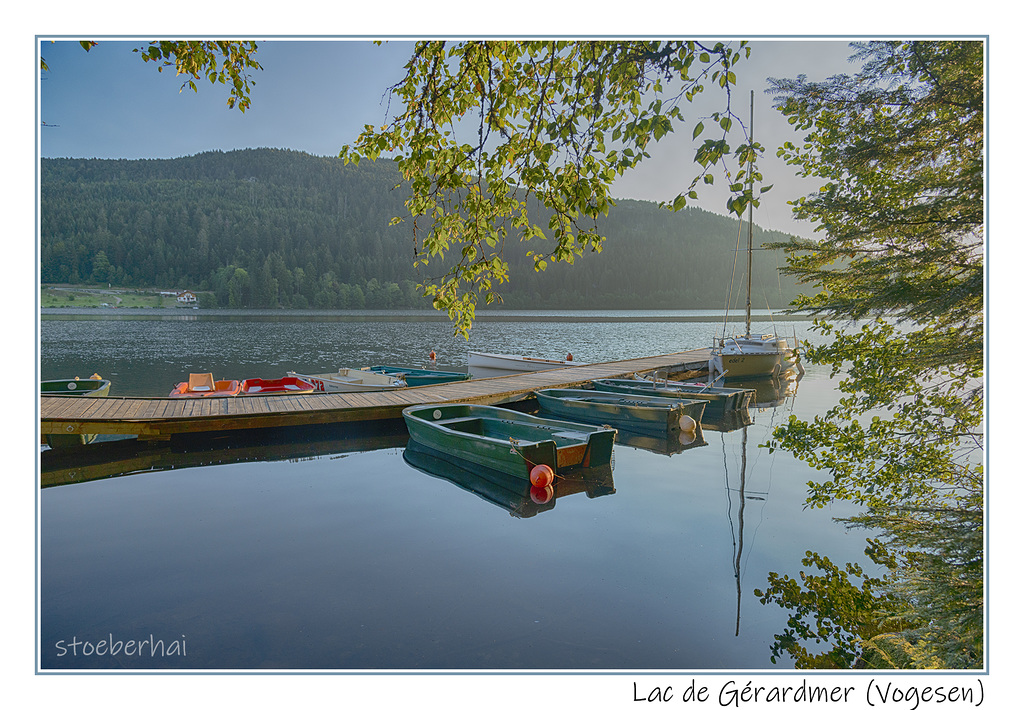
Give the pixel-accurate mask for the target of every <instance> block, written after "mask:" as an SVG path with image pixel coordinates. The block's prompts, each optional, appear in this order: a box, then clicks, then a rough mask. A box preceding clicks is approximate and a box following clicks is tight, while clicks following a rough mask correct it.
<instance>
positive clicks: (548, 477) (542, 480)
mask: <svg viewBox="0 0 1024 710" xmlns="http://www.w3.org/2000/svg"><path fill="white" fill-rule="evenodd" d="M554 482H555V472H554V471H552V470H551V467H550V466H548V465H547V464H546V463H541V464H537V465H536V466H534V467H533V468H532V469H530V483H532V484H533V485H534V486H536V487H537V488H544V487H545V486H550V485H551V484H552V483H554Z"/></svg>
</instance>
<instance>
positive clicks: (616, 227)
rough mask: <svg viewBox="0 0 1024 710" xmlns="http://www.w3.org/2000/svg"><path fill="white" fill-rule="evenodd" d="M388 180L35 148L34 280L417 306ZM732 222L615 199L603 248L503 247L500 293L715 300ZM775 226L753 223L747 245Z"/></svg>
mask: <svg viewBox="0 0 1024 710" xmlns="http://www.w3.org/2000/svg"><path fill="white" fill-rule="evenodd" d="M398 182H399V173H398V170H397V168H396V166H395V165H394V163H392V162H390V161H383V160H382V161H378V162H377V163H371V162H368V161H363V162H361V163H360V164H359V165H358V166H355V165H344V164H343V163H342V162H341V161H340V160H338V159H336V158H326V157H318V156H312V155H309V154H306V153H301V152H296V151H289V150H276V149H248V150H238V151H232V152H228V153H224V152H219V151H218V152H210V153H202V154H199V155H195V156H191V157H187V158H176V159H170V160H98V159H72V158H52V159H44V160H42V166H41V189H42V192H41V194H42V204H41V243H40V251H41V265H40V279H41V281H42V282H43V283H71V284H88V283H96V284H98V283H102V284H104V285H105V284H107V283H110V284H113V285H115V286H125V287H154V286H156V287H161V288H178V289H192V290H195V291H209V292H212V294H213V297H206V298H205V299H204V305H206V306H213V305H218V306H224V307H236V308H238V307H241V308H246V307H253V308H274V307H290V308H410V307H429V303H428V302H427V301H426V300H425V299H423V298H422V297H421V296H420V294H419V293H418V292H417V291H416V289H415V284H416V283H419V282H421V281H422V280H423V279H424V278H425V276H429V275H430V274H423V273H420V272H417V271H416V270H415V269H413V267H412V261H413V242H412V236H411V235H412V229H411V226H410V224H409V222H408V221H407V222H405V223H403V224H400V225H395V226H392V225H390V224H389V222H390V220H391V218H392V217H394V216H401V215H403V214H405V212H404V209H405V208H404V206H403V203H404V190H402V189H401V188H399V189H395V185H396V184H397V183H398ZM737 228H738V223H737V221H736V220H735V219H729V218H727V217H721V216H719V215H715V214H712V213H710V212H706V211H703V210H700V209H696V208H688V209H686V210H684V211H682V212H677V213H673V212H670V211H668V210H664V209H659V208H658V207H657V205H655V204H654V203H649V202H639V201H635V200H620V201H618V204H617V205H616V206H615V207H613V208H612V211H611V213H610V214H609V216H608V217H607V218H605V220H604V221H603V230H604V231H603V233H604V234H605V235H606V236H607V241H606V243H605V248H604V251H603V252H602V253H600V254H593V253H588V254H586V255H584V257H583V258H581V259H577V261H576V264H575V265H572V266H568V265H562V264H556V265H553V266H552V267H550V268H549V269H548V270H547V271H546V272H544V273H534V271H533V269H532V266H531V264H532V261H528V260H527V259H526V258H516V257H518V256H520V255H516V254H513V252H515V251H516V250H517V248H518V247H520V246H521V245H519V243H518V242H515V243H514V244H510V245H508V246H507V247H506V249H505V255H506V258H509V260H510V261H511V262H512V264H511V281H510V283H508V284H505V285H504V287H503V288H502V290H501V294H502V296H503V298H504V304H505V306H506V307H512V308H672V309H676V308H721V307H724V306H725V303H726V297H727V291H728V287H729V283H730V279H731V275H732V269H733V256H734V249H735V247H736V237H737ZM784 238H785V237H784V235H782V234H780V233H778V232H763V233H762V232H761V231H760V230H759V229H757V228H756V227H755V230H754V241H755V244H760V243H761V242H764V241H773V240H781V239H784ZM533 248H535V249H537V250H538V251H541V250H542V249H543V246H542V245H538V246H537V247H533ZM519 251H521V252H524V253H525V251H526V249H525V248H522V249H519ZM782 262H783V257H782V255H781V254H776V253H775V252H768V251H760V252H755V259H754V263H755V273H754V284H755V296H754V299H753V300H754V307H755V308H759V307H764V305H765V299H766V297H767V299H768V300H769V301H770V302H771V305H772V306H773V307H775V308H779V307H782V306H784V305H786V304H787V303H788V302H789V301H790V300H792V298H793V296H794V294H795V293H796V288H795V287H794V286H793V285H792V283H791V282H790V283H789V285H788V286H787V285H786V282H783V285H782V286H781V288H780V282H779V277H778V274H777V270H776V269H777V267H778V266H779V265H780V264H781V263H782ZM741 266H742V263H741ZM759 284H760V286H759ZM214 299H215V300H214ZM741 305H742V304H741Z"/></svg>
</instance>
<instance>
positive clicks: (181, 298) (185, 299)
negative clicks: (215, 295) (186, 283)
mask: <svg viewBox="0 0 1024 710" xmlns="http://www.w3.org/2000/svg"><path fill="white" fill-rule="evenodd" d="M197 300H198V299H196V295H195V294H194V293H192V292H191V291H182V292H181V293H179V294H178V303H183V304H186V305H189V306H191V305H194V304H195V302H196V301H197Z"/></svg>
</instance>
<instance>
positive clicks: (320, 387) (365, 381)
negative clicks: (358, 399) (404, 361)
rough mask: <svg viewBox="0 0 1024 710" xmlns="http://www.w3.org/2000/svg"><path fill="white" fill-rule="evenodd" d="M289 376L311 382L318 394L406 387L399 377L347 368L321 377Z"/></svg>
mask: <svg viewBox="0 0 1024 710" xmlns="http://www.w3.org/2000/svg"><path fill="white" fill-rule="evenodd" d="M288 376H289V377H298V378H299V379H302V380H305V381H306V382H309V383H310V384H311V385H313V386H314V387H315V388H316V391H317V392H379V391H381V390H390V389H395V388H397V387H405V386H406V384H405V382H403V381H402V380H401V379H400V378H398V377H392V376H391V375H385V374H382V373H380V372H372V371H370V370H354V369H352V368H345V367H343V368H341V369H339V370H338V371H337V372H325V373H322V374H319V375H303V374H300V373H298V372H289V373H288Z"/></svg>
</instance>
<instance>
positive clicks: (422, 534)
mask: <svg viewBox="0 0 1024 710" xmlns="http://www.w3.org/2000/svg"><path fill="white" fill-rule="evenodd" d="M776 325H777V326H778V328H779V330H780V333H782V334H786V335H792V334H793V333H794V332H795V333H796V335H797V336H798V337H800V338H803V337H804V336H805V334H806V329H807V327H808V325H809V323H808V322H807V321H777V322H776ZM760 327H761V329H767V328H768V325H767V324H765V325H761V326H760ZM716 328H717V329H721V319H720V316H719V314H716V313H714V312H688V311H651V312H584V313H551V312H507V313H500V314H489V315H485V316H483V317H481V318H480V319H479V321H478V322H477V324H476V325H475V326H474V328H473V330H472V332H471V337H470V340H469V342H466V341H465V340H463V339H461V338H456V337H455V336H453V334H452V330H451V326H450V324H449V323H448V322H447V321H446V320H443V319H439V318H436V317H431V315H430V314H424V313H421V312H409V313H400V314H393V313H377V314H374V313H370V314H367V313H322V314H308V313H282V312H280V311H274V312H265V313H259V312H256V313H251V312H250V313H242V312H236V313H224V312H205V311H192V312H189V311H169V312H161V311H152V312H148V311H147V312H137V313H136V312H131V313H129V312H120V311H110V312H104V313H97V312H90V313H80V312H68V311H64V310H62V311H61V312H47V313H44V315H43V318H42V322H41V326H40V345H39V358H40V368H41V376H42V379H51V378H58V377H71V376H75V375H79V376H88V375H91V374H92V373H93V372H97V373H99V374H101V375H102V376H104V377H106V378H108V379H110V380H112V382H113V385H112V389H111V395H136V396H163V395H166V394H167V393H168V392H169V391H170V389H171V388H172V387H173V386H174V385H175V384H176V383H177V382H180V381H182V380H183V379H186V378H187V375H188V373H189V372H198V371H204V372H213V373H214V375H215V377H217V378H218V379H228V378H230V379H242V378H245V377H280V376H282V375H283V374H284V373H285V371H287V370H298V371H303V370H305V371H326V370H332V369H337V368H338V367H349V366H352V367H361V366H366V365H374V364H400V365H412V366H425V365H426V363H427V360H426V357H427V353H429V352H430V350H431V349H433V350H434V351H436V353H437V355H438V361H437V367H438V368H440V369H453V370H462V371H465V370H466V354H467V352H468V350H469V349H473V350H484V351H491V352H514V353H519V354H531V355H537V356H541V357H559V358H560V357H563V356H564V355H565V354H566V353H567V352H572V353H573V355H574V357H575V359H576V360H577V361H579V362H599V361H605V360H617V359H624V358H632V357H642V356H645V355H656V354H661V353H667V352H675V351H680V350H687V349H692V348H699V347H706V346H707V345H709V344H710V340H711V337H712V334H713V333H714V332H715V330H716ZM811 337H812V338H813V335H812V336H811ZM759 396H760V397H761V398H762V403H765V402H767V403H768V404H770V405H771V406H761V407H755V408H753V409H751V411H750V414H751V416H750V420H751V421H750V423H749V424H748V425H746V426H737V427H736V428H732V429H731V430H726V428H721V429H719V430H714V429H708V428H705V429H704V430H703V431H702V432H701V437H702V438H701V440H700V441H699V442H697V444H696V445H691V446H686V447H679V446H675V447H672V446H669V447H667V448H666V447H662V450H660V451H659V450H658V447H657V446H654V447H652V446H645V444H649V442H643V441H633V442H630V441H629V440H628V439H622V440H620V441H619V442H618V443H617V444H616V446H615V451H614V457H613V463H612V467H611V470H610V471H601V472H595V473H593V475H590V474H588V475H585V476H582V477H581V478H580V479H579V480H576V481H574V482H573V483H572V485H571V486H570V485H566V484H565V482H560V487H559V490H558V491H557V493H558V495H557V497H556V498H555V499H554V500H553V501H550V502H546V503H538V502H537V501H534V500H531V499H530V497H529V495H528V494H527V495H525V496H519V497H518V498H517V497H515V496H508V495H506V497H505V498H504V499H500V500H499V499H498V498H497V497H496V496H494V495H489V493H488V490H487V488H486V486H478V485H476V484H475V483H474V479H473V477H472V476H469V477H467V476H460V475H453V474H452V472H451V471H437V470H431V469H429V468H424V467H423V466H418V465H416V464H417V463H419V461H418V460H417V459H416V457H414V456H413V455H412V453H411V452H410V453H406V443H407V436H406V435H405V432H404V426H402V425H399V426H397V427H390V428H387V429H386V430H384V431H361V432H358V435H347V434H345V433H339V432H338V431H320V432H317V433H305V434H303V435H302V436H297V437H294V439H293V440H291V441H289V440H282V439H281V437H274V438H273V440H272V441H271V440H262V439H253V440H251V441H245V442H240V443H236V444H235V448H234V449H230V450H226V451H225V450H215V451H182V450H177V449H176V448H175V447H173V446H165V447H163V448H158V449H157V450H153V449H151V448H139V447H138V446H137V445H136V444H135V443H134V442H105V443H101V444H94V445H91V446H90V451H98V452H104V451H109V452H123V453H124V457H123V458H122V459H116V458H115V457H114V456H113V454H112V453H111V454H110V455H109V456H108V455H107V454H104V455H103V456H98V458H104V457H106V458H108V459H110V460H107V461H104V462H103V466H96V467H92V468H89V464H90V463H91V462H90V461H87V460H86V458H87V457H85V456H83V458H82V459H81V460H80V461H76V462H72V463H71V464H69V463H67V462H66V461H65V462H64V463H62V464H60V471H59V474H60V476H63V478H62V479H61V481H62V482H63V481H79V482H75V483H70V484H67V483H63V484H62V485H52V486H48V487H43V488H41V489H40V491H39V499H38V504H39V507H38V511H39V524H40V525H39V584H40V594H39V617H40V626H39V629H40V631H39V654H40V667H41V668H42V669H117V670H120V669H226V670H235V669H239V670H240V669H259V670H297V669H339V670H365V669H385V670H394V669H409V670H428V669H436V670H452V669H484V670H496V669H508V670H527V669H552V670H558V669H577V670H613V669H623V670H628V669H670V670H682V669H691V670H711V669H737V670H752V669H773V668H779V667H786V664H787V659H783V660H781V661H780V664H779V665H778V666H776V665H773V664H771V662H770V655H771V654H770V650H769V649H770V645H771V643H772V641H773V635H774V634H775V633H778V632H780V631H782V630H783V629H784V627H785V624H786V620H787V615H786V613H785V612H784V611H783V610H781V609H779V608H777V607H774V606H762V605H761V604H760V603H759V602H758V600H757V599H756V597H755V596H754V589H756V588H764V587H765V586H766V583H767V577H768V574H769V572H773V571H774V572H779V573H788V574H790V575H791V576H793V575H796V574H798V573H799V571H800V569H801V566H800V560H801V558H802V557H803V555H804V553H805V551H806V550H808V549H813V550H816V551H818V552H820V553H822V554H824V555H827V556H828V557H829V558H830V559H832V560H833V561H836V562H841V561H847V560H851V561H856V562H858V563H861V564H865V563H866V562H867V559H866V558H865V557H864V555H863V549H864V547H865V535H864V531H860V532H856V531H847V530H846V528H844V527H843V526H842V525H840V524H838V523H836V522H835V521H834V520H833V518H834V517H836V516H842V515H848V514H851V513H852V512H853V511H852V509H847V508H843V507H841V506H835V507H833V508H832V509H830V510H805V509H804V506H803V501H804V496H805V488H806V483H807V481H808V480H811V479H812V478H815V477H816V476H818V475H820V474H819V473H818V472H816V471H813V470H811V469H809V468H808V467H807V466H806V465H804V464H803V463H801V462H799V461H796V460H794V459H793V458H792V457H790V456H789V455H788V454H786V453H784V452H777V453H774V454H769V453H768V451H767V450H766V449H764V448H762V447H761V444H763V443H764V442H765V441H766V440H767V439H768V438H769V437H770V434H771V431H772V428H773V427H774V426H776V425H778V424H780V423H782V422H783V421H785V420H786V418H787V417H788V416H790V414H796V415H798V416H801V417H805V418H806V417H811V416H813V415H814V414H815V413H819V412H822V411H824V410H825V409H827V408H828V407H829V406H830V405H831V404H832V403H833V402H834V401H835V400H836V398H837V396H838V395H837V392H836V390H835V387H834V382H832V381H831V380H830V379H829V378H828V373H827V372H821V371H818V370H816V369H814V368H809V369H808V371H807V373H806V375H805V376H804V377H803V378H802V379H800V380H799V381H798V382H794V383H792V384H791V386H790V387H789V388H788V390H786V389H785V388H784V391H782V392H769V391H767V390H765V391H763V392H762V391H760V390H759ZM96 446H98V447H101V448H99V449H93V448H91V447H96ZM43 458H44V463H43V466H42V468H41V473H42V475H43V477H44V479H45V478H46V476H47V475H48V474H49V473H52V470H51V469H52V468H54V467H53V466H48V464H47V460H48V457H47V456H46V454H45V452H44V456H43ZM104 466H105V468H104ZM87 471H88V473H83V472H87ZM76 474H77V475H78V478H76V477H75V476H76ZM102 476H107V477H102ZM82 478H92V480H80V479H82ZM563 487H564V490H563ZM865 566H867V565H866V564H865ZM129 648H130V649H131V650H130V651H129ZM101 649H102V651H101ZM88 651H91V652H89V653H87V652H88ZM115 651H116V652H115Z"/></svg>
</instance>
